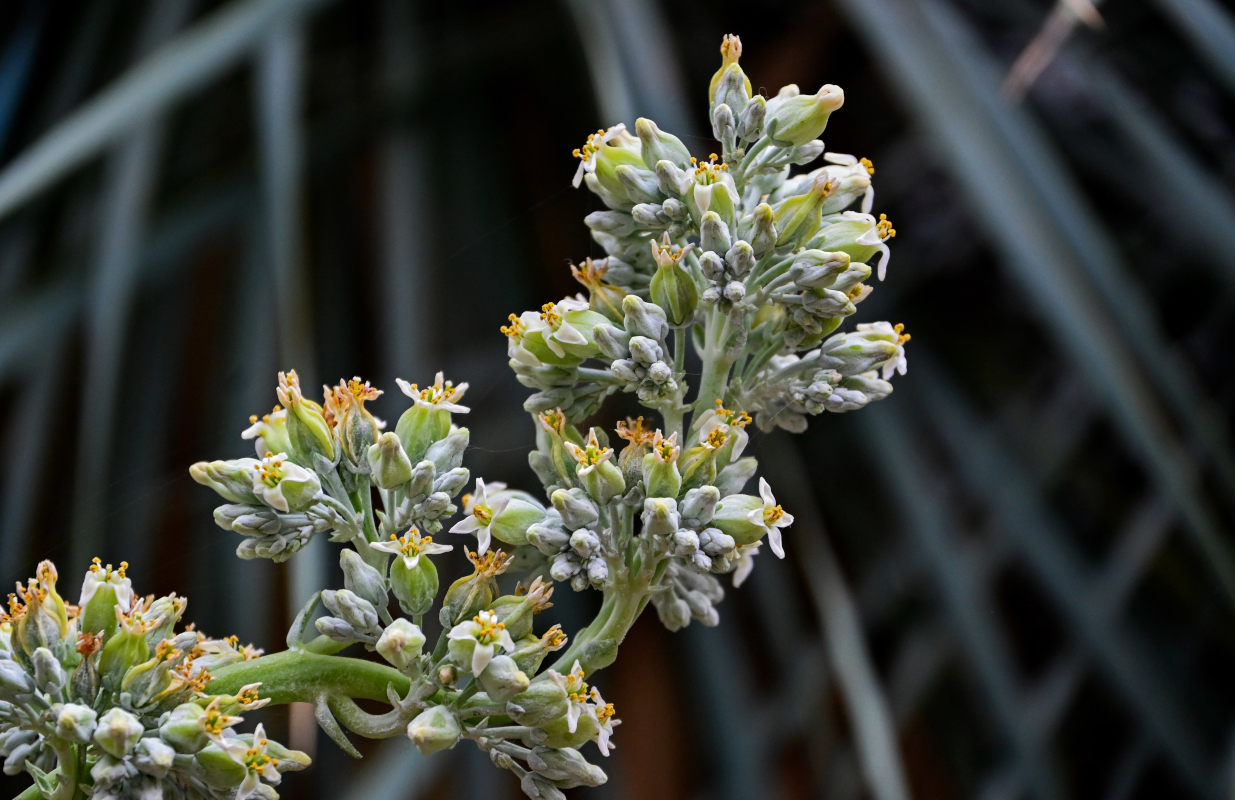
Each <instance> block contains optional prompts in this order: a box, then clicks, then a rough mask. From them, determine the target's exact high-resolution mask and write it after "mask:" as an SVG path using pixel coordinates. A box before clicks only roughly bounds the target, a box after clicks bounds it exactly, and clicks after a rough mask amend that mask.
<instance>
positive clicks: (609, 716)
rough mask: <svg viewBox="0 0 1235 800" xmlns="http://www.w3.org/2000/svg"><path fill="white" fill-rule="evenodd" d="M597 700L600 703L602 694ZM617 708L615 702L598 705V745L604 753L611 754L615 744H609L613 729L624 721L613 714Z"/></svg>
mask: <svg viewBox="0 0 1235 800" xmlns="http://www.w3.org/2000/svg"><path fill="white" fill-rule="evenodd" d="M596 702H597V703H600V702H601V701H600V695H599V694H598V695H597V696H596ZM615 713H617V710H616V709H615V708H614V707H613V703H604V704H602V705H598V706H597V707H596V724H597V726H599V728H600V730H598V731H597V732H596V746H597V747H599V748H600V752H601V753H602V754H603V755H606V756H607V755H609V751H610V750H611V749H612V748H613V745H611V744H609V738H610V737H611V736H613V729H614V728H615V727H617V726H618V725H621V724H622V721H621V720H620V719H618V718H617V717H615V716H613V715H614V714H615Z"/></svg>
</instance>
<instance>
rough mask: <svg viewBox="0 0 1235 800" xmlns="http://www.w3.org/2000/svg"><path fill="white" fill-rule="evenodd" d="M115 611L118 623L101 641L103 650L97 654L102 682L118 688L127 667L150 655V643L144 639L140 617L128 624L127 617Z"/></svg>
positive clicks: (144, 632) (144, 633)
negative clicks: (111, 632)
mask: <svg viewBox="0 0 1235 800" xmlns="http://www.w3.org/2000/svg"><path fill="white" fill-rule="evenodd" d="M115 613H116V616H117V618H118V619H119V620H120V624H119V625H118V626H117V627H116V630H115V632H114V633H113V634H112V635H111V636H109V637H107V639H105V640H104V642H103V652H102V653H101V654H100V655H99V673H100V675H101V676H102V678H103V682H104V683H106V684H108V685H110V686H112V687H115V688H119V687H120V685H121V683H122V682H123V680H124V675H125V673H126V672H128V671H129V668H130V667H134V666H136V665H138V664H140V663H142V662H143V661H145V660H146V659H148V658H149V657H150V645H149V643H148V642H147V641H146V631H145V629H144V627H143V625H144V623H143V622H142V621H141V620H140V619H134V620H133V624H132V625H130V624H129V619H128V618H127V617H123V616H121V614H120V611H119V609H117V610H116V612H115Z"/></svg>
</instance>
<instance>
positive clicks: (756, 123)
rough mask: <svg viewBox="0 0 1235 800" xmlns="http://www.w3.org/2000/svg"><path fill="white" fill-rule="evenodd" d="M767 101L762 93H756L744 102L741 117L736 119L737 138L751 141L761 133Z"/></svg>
mask: <svg viewBox="0 0 1235 800" xmlns="http://www.w3.org/2000/svg"><path fill="white" fill-rule="evenodd" d="M767 110H768V106H767V101H766V100H764V99H763V95H760V94H757V95H755V96H754V97H752V98H751V99H750V102H748V103H747V104H746V110H744V111H743V112H742V118H741V119H740V120H739V121H738V138H739V139H744V140H746V141H748V142H753V141H754V140H756V139H758V138H759V137H760V136H761V135H763V121H764V118H765V117H766V115H767Z"/></svg>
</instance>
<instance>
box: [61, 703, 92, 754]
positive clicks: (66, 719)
mask: <svg viewBox="0 0 1235 800" xmlns="http://www.w3.org/2000/svg"><path fill="white" fill-rule="evenodd" d="M98 718H99V715H98V713H97V712H96V711H95V710H94V709H93V708H91V707H90V706H83V705H79V704H77V703H65V704H64V705H62V706H60V707H59V708H58V709H56V735H57V736H59V737H60V738H62V739H67V740H69V741H70V742H74V743H76V744H86V743H87V742H89V741H90V737H92V736H93V735H94V728H95V725H96V724H97V722H98Z"/></svg>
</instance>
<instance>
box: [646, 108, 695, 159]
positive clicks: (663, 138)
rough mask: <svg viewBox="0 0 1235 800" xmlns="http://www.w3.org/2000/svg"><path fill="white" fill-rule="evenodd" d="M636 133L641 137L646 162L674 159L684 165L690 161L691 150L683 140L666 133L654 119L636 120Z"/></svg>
mask: <svg viewBox="0 0 1235 800" xmlns="http://www.w3.org/2000/svg"><path fill="white" fill-rule="evenodd" d="M635 133H636V134H637V135H638V137H639V145H640V152H641V153H642V155H643V163H644V164H655V163H657V162H658V161H672V162H673V163H675V164H678V165H683V164H686V163H687V162H689V161H690V151H689V150H687V149H686V145H684V144H682V140H681V139H679V138H678V137H676V136H674V135H673V134H671V133H665V132H664V131H662V130H661V129H660V128H659V127H657V125H656V123H655V122H653V121H652V120H650V119H646V118H644V117H640V118H639V119H637V120H635Z"/></svg>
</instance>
